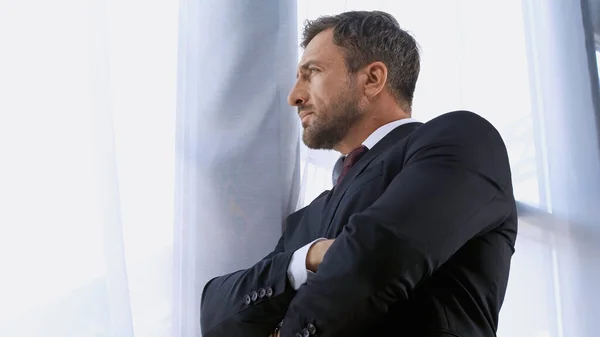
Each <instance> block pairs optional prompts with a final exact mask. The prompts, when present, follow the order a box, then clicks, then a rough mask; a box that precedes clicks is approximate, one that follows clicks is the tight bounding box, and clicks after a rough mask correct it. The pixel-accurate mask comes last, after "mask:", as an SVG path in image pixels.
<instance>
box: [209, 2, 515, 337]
mask: <svg viewBox="0 0 600 337" xmlns="http://www.w3.org/2000/svg"><path fill="white" fill-rule="evenodd" d="M302 46H303V47H304V49H305V50H304V54H303V57H302V60H301V62H300V65H299V69H298V74H297V76H298V79H297V82H296V84H295V86H294V88H293V89H292V91H291V93H290V95H289V103H290V104H291V105H293V106H296V107H298V114H299V117H300V118H301V120H302V126H303V129H304V132H303V141H304V143H305V144H306V145H307V146H308V147H310V148H313V149H334V150H336V151H338V152H340V153H341V154H342V155H343V156H344V157H343V158H344V159H343V164H341V165H339V166H338V167H340V168H341V172H338V173H336V174H334V176H335V179H336V184H335V187H334V188H333V189H332V190H330V191H325V192H323V193H322V194H321V195H320V196H319V197H317V198H316V199H315V200H314V201H313V202H312V203H311V204H310V205H308V206H307V207H305V208H303V209H301V210H299V211H297V212H295V213H293V214H291V215H290V216H289V217H288V218H287V221H286V227H285V232H284V234H283V235H282V236H281V239H280V240H279V242H278V243H277V246H276V247H275V249H274V250H273V252H272V253H270V254H269V255H268V256H266V257H265V258H264V259H262V260H261V261H259V262H258V263H257V264H255V265H254V266H252V267H251V268H248V269H246V270H240V271H237V272H235V273H231V274H229V275H224V276H221V277H217V278H214V279H212V280H211V281H209V282H208V283H207V285H206V286H205V288H204V292H203V295H202V308H201V312H202V317H201V324H202V330H203V333H204V336H206V337H217V336H227V337H238V336H239V337H250V336H257V337H265V336H268V335H269V334H271V333H273V330H275V333H274V334H275V335H280V336H281V337H309V336H322V337H330V336H331V337H333V336H345V337H348V336H359V337H366V336H411V337H421V336H422V337H433V336H435V337H437V336H440V337H441V336H461V337H468V336H473V337H474V336H477V337H485V336H494V335H495V332H496V330H497V326H498V313H499V310H500V307H501V305H502V301H503V299H504V294H505V291H506V284H507V280H508V273H509V267H510V259H511V256H512V254H513V251H514V243H515V237H516V232H517V214H516V208H515V201H514V197H513V192H512V184H511V175H510V168H509V163H508V157H507V153H506V149H505V146H504V144H503V142H502V139H501V138H500V135H499V134H498V132H497V131H496V130H495V129H494V128H493V127H492V126H491V125H490V124H489V123H488V122H487V121H485V120H484V119H482V118H481V117H479V116H477V115H475V114H473V113H470V112H466V111H456V112H451V113H447V114H444V115H442V116H440V117H438V118H436V119H434V120H432V121H430V122H428V123H426V124H421V123H418V122H416V121H414V120H412V119H411V118H410V116H411V104H412V99H413V92H414V89H415V84H416V81H417V77H418V73H419V54H418V48H417V46H416V43H415V41H414V39H413V38H412V37H411V36H410V35H409V34H407V33H406V32H405V31H403V30H402V29H400V27H399V25H398V22H397V21H396V20H395V19H394V18H393V17H392V16H391V15H389V14H386V13H383V12H348V13H343V14H340V15H337V16H330V17H322V18H319V19H317V20H315V21H312V22H309V23H308V24H307V25H306V27H305V30H304V41H303V43H302Z"/></svg>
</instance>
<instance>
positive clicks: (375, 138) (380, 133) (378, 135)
mask: <svg viewBox="0 0 600 337" xmlns="http://www.w3.org/2000/svg"><path fill="white" fill-rule="evenodd" d="M414 122H417V120H415V119H413V118H403V119H399V120H397V121H393V122H390V123H387V124H385V125H382V126H380V127H379V128H378V129H377V130H375V131H374V132H373V133H372V134H371V135H370V136H369V137H367V139H365V141H364V142H363V144H362V145H364V146H366V147H367V149H369V150H370V149H372V148H373V147H374V146H375V145H376V144H377V143H379V141H380V140H382V139H383V137H385V136H387V134H388V133H390V132H391V131H392V130H394V129H395V128H397V127H399V126H400V125H404V124H408V123H414Z"/></svg>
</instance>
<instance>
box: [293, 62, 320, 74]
mask: <svg viewBox="0 0 600 337" xmlns="http://www.w3.org/2000/svg"><path fill="white" fill-rule="evenodd" d="M311 66H318V67H322V66H323V64H322V63H321V62H319V61H316V60H308V61H306V62H304V63H303V64H302V65H301V66H300V67H299V68H300V71H306V70H308V68H310V67H311ZM298 76H299V75H298V73H296V78H298Z"/></svg>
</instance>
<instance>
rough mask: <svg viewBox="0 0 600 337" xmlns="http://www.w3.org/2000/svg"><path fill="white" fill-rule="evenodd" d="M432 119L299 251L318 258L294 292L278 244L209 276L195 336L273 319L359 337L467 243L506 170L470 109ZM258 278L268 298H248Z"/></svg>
mask: <svg viewBox="0 0 600 337" xmlns="http://www.w3.org/2000/svg"><path fill="white" fill-rule="evenodd" d="M440 119H441V120H440V121H438V124H437V129H435V128H434V129H433V131H431V134H430V135H429V137H420V138H416V140H414V141H413V143H411V144H409V145H407V147H408V148H409V150H407V153H406V159H405V163H404V166H403V168H402V170H401V171H400V173H398V174H397V175H396V176H395V177H394V178H393V180H392V181H391V183H390V185H389V186H388V187H387V189H386V191H385V192H384V193H383V194H382V195H381V197H380V198H379V199H378V200H377V201H376V202H375V203H374V204H373V205H372V206H371V207H369V208H368V209H366V210H365V211H363V212H360V213H357V214H355V215H353V216H352V217H351V218H350V221H349V223H348V224H347V225H346V227H345V228H344V230H343V231H342V233H341V234H340V235H339V236H338V237H337V238H336V240H335V241H333V242H332V243H331V242H330V243H331V244H330V247H327V248H328V249H320V248H324V247H323V246H322V245H323V244H319V243H317V244H315V245H314V246H313V247H312V248H313V249H311V250H309V257H308V258H307V262H309V263H308V266H309V268H310V265H311V263H312V262H310V261H308V260H310V259H311V257H310V252H311V251H312V252H318V251H319V250H321V251H322V252H323V255H324V257H323V258H322V263H320V264H317V266H318V272H317V273H316V274H315V275H314V278H313V279H312V280H311V282H309V283H308V284H306V285H304V286H302V287H301V288H300V289H299V290H298V291H297V292H296V291H295V290H294V289H292V288H291V287H290V285H289V282H287V277H286V270H287V265H288V264H289V261H290V259H291V256H292V254H293V252H284V251H282V250H283V248H282V247H279V246H280V244H282V240H280V244H278V247H279V250H278V249H277V248H276V250H275V251H274V252H273V253H272V254H270V255H269V256H268V257H266V258H265V259H263V260H262V261H261V262H259V264H257V265H255V266H254V267H252V268H250V269H248V270H244V271H239V272H237V273H233V274H229V275H226V276H222V277H220V278H216V279H213V280H212V281H211V282H209V283H208V284H207V286H206V288H205V291H204V294H206V297H205V296H204V295H203V301H202V309H203V310H202V320H201V321H202V329H203V331H204V336H206V337H218V336H243V337H246V336H248V337H250V336H257V337H265V336H269V334H272V333H273V329H274V328H275V327H276V326H277V324H278V323H279V322H281V320H282V319H283V325H282V327H281V330H280V331H278V332H277V333H280V335H281V337H295V336H297V334H299V333H300V334H301V335H302V334H304V335H305V334H306V331H309V330H308V328H309V327H310V332H311V334H316V335H318V336H321V337H335V336H362V335H364V331H365V330H366V329H367V328H368V327H369V326H370V324H372V323H373V322H375V321H377V320H378V319H379V318H381V317H382V316H383V315H385V313H386V312H387V309H388V307H389V306H390V305H392V304H393V303H395V302H398V301H403V300H406V299H407V298H408V295H409V294H410V293H411V292H412V290H413V289H414V288H415V287H416V286H417V285H418V284H419V283H420V282H421V281H422V280H424V279H426V278H428V277H429V276H430V275H432V274H433V272H434V271H435V270H436V269H437V268H439V267H440V266H441V265H442V264H443V263H444V262H445V261H447V260H448V259H449V258H450V257H451V256H452V255H453V254H454V253H455V252H456V251H457V250H458V249H459V248H460V247H461V246H463V245H464V244H465V243H466V242H467V241H468V240H470V239H471V238H473V237H475V236H476V235H478V234H481V233H484V232H486V231H488V230H491V229H493V226H495V225H496V224H498V223H499V222H501V220H502V219H503V217H506V216H507V214H508V212H509V210H508V209H509V207H507V205H508V203H507V201H510V200H508V199H510V198H509V196H508V195H507V193H506V189H509V188H510V169H509V166H508V158H507V154H506V151H505V148H504V145H503V143H502V140H501V138H500V136H499V135H498V133H497V131H496V130H495V129H493V127H492V126H491V125H489V123H487V122H486V121H484V120H483V119H481V118H479V117H476V116H475V115H473V114H468V113H463V114H459V115H458V116H457V115H455V117H454V118H445V119H442V118H440ZM440 124H441V126H440ZM424 127H425V126H424ZM424 127H422V128H424ZM325 251H326V254H324V252H325ZM317 256H318V255H317ZM317 261H318V258H317ZM314 269H315V270H316V269H317V268H314ZM252 280H256V281H252ZM251 282H253V283H254V284H251ZM266 284H271V285H272V286H273V290H274V292H273V296H272V297H270V298H268V299H267V298H257V299H256V301H255V300H254V299H253V296H252V294H253V291H255V290H252V289H255V288H259V287H264V286H265V285H266ZM260 289H262V288H260ZM248 294H250V295H251V296H250V301H247V299H248V296H245V295H248ZM242 298H245V299H246V301H245V302H244V303H240V302H242V301H241V299H242ZM232 301H233V302H232ZM207 309H209V310H210V311H209V310H207Z"/></svg>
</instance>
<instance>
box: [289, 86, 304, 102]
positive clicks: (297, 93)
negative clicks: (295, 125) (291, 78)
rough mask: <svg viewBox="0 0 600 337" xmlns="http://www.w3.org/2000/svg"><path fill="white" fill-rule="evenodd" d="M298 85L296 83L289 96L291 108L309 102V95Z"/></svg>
mask: <svg viewBox="0 0 600 337" xmlns="http://www.w3.org/2000/svg"><path fill="white" fill-rule="evenodd" d="M298 84H299V83H298V82H296V84H295V85H294V87H293V88H292V91H290V94H289V95H288V104H289V105H291V106H301V105H304V104H306V101H308V93H307V92H306V90H304V89H303V88H300V86H299V85H298Z"/></svg>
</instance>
